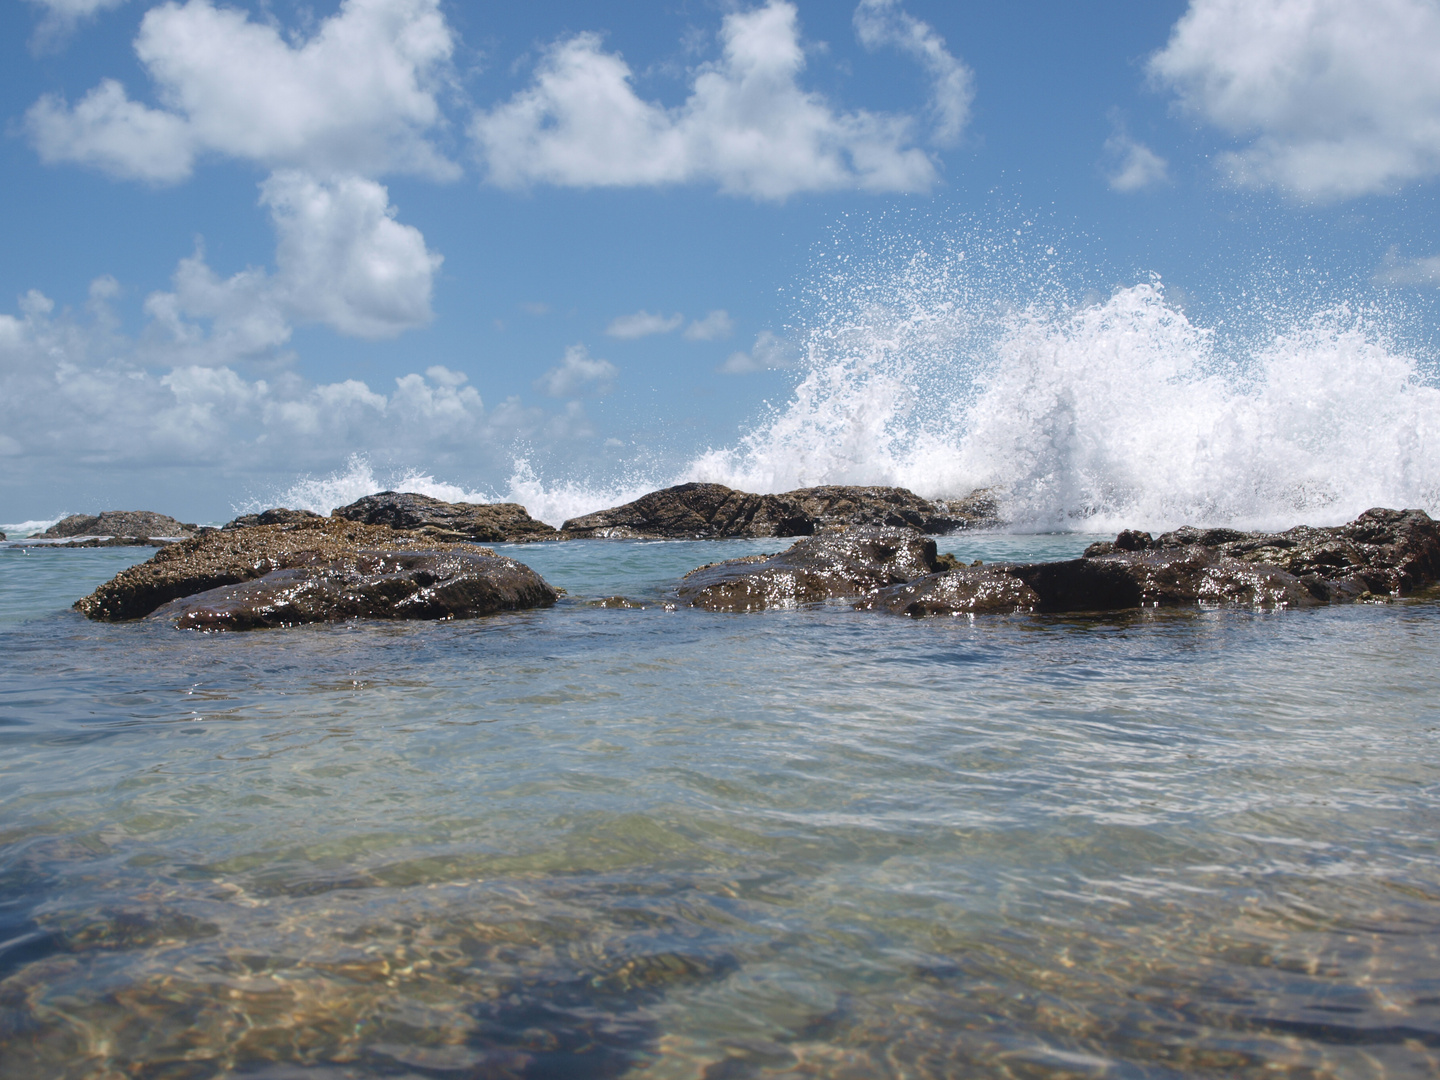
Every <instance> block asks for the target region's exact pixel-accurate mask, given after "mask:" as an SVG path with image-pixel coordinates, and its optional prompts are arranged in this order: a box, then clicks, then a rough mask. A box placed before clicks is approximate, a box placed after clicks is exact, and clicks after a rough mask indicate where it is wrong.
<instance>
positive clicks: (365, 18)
mask: <svg viewBox="0 0 1440 1080" xmlns="http://www.w3.org/2000/svg"><path fill="white" fill-rule="evenodd" d="M453 48H454V44H453V41H452V38H451V34H450V29H449V27H448V26H447V25H446V22H445V19H444V16H443V15H441V13H440V9H439V3H438V0H344V3H342V4H341V6H340V10H339V11H338V12H336V13H335V14H334V15H332V16H331V17H330V18H328V19H325V20H324V21H323V22H322V23H321V24H320V27H319V29H318V30H317V31H316V32H315V33H314V34H313V35H312V36H311V37H309V38H308V39H306V40H303V41H300V42H298V43H296V44H291V43H290V42H289V41H287V40H286V39H285V38H284V37H282V36H281V33H280V31H279V30H278V29H277V28H276V27H274V26H272V25H269V24H268V23H261V22H254V21H252V20H251V19H250V17H249V16H248V15H247V14H246V13H245V12H243V11H240V10H238V9H235V8H221V7H216V6H214V5H213V4H211V3H210V2H209V0H189V2H187V3H185V4H176V3H166V4H161V5H159V6H158V7H155V8H152V9H151V10H150V11H149V12H148V13H146V15H145V18H144V20H143V21H142V23H141V26H140V33H139V35H138V36H137V37H136V39H135V52H136V55H137V56H138V57H139V59H140V62H141V64H142V65H143V66H144V68H145V70H146V72H147V73H148V74H149V76H150V78H151V79H152V80H153V81H154V83H155V87H156V94H157V97H158V99H159V101H160V104H161V106H162V107H161V108H158V109H157V108H152V107H150V106H148V105H145V104H143V103H140V102H137V101H133V100H131V99H130V97H129V96H128V95H127V94H126V92H125V89H124V87H122V86H121V84H120V83H118V82H116V81H115V80H113V79H107V80H105V81H103V82H101V83H100V84H99V85H98V86H96V87H95V88H94V89H93V90H91V91H90V92H89V93H88V94H86V95H85V97H83V98H82V99H81V100H80V101H79V102H78V103H76V104H75V105H73V106H72V105H70V104H69V103H68V102H66V101H65V100H64V99H63V98H61V97H59V96H58V95H53V94H51V95H46V96H45V97H42V98H41V99H40V100H39V101H37V102H36V103H35V105H34V106H33V107H32V108H31V109H30V111H29V112H28V113H27V114H26V118H25V126H26V128H27V129H28V131H29V134H30V137H31V140H32V141H33V142H34V145H35V147H36V149H37V151H38V152H39V154H40V156H41V158H42V159H43V160H45V161H47V162H76V163H79V164H83V165H89V166H93V167H95V168H99V169H102V170H104V171H106V172H108V173H110V174H112V175H114V176H120V177H128V178H133V179H139V180H146V181H151V182H156V183H168V182H174V181H178V180H183V179H185V178H186V177H187V176H189V175H190V173H191V171H192V170H193V169H194V165H195V160H196V158H197V157H198V156H199V155H201V154H205V153H214V154H221V155H226V156H229V157H234V158H239V159H241V160H245V161H251V162H256V163H259V164H261V165H263V166H266V167H269V168H280V169H287V168H300V169H306V170H309V171H311V172H315V173H318V174H335V173H361V174H368V175H375V174H379V173H384V172H410V173H419V174H425V175H430V176H435V177H441V178H445V177H452V176H454V175H457V174H458V170H457V169H456V167H455V166H454V164H453V163H451V162H449V161H448V160H447V159H446V158H445V157H444V156H443V155H442V154H441V153H440V152H439V151H438V150H437V149H436V148H435V147H434V145H433V144H432V143H431V142H430V140H429V134H430V133H431V132H432V131H433V130H434V129H436V128H437V127H438V126H439V125H441V124H442V122H443V117H442V114H441V111H440V107H439V104H438V103H437V101H436V96H435V95H436V90H437V88H438V86H439V84H440V83H441V81H442V80H443V79H444V77H445V74H446V71H447V69H448V64H449V59H450V55H451V53H452V51H453Z"/></svg>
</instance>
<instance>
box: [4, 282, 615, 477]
mask: <svg viewBox="0 0 1440 1080" xmlns="http://www.w3.org/2000/svg"><path fill="white" fill-rule="evenodd" d="M113 291H114V290H113V287H112V285H111V283H109V282H108V281H107V279H100V281H99V282H98V283H97V288H96V289H94V290H92V300H91V302H90V304H89V307H90V317H89V318H88V320H82V319H80V318H77V317H76V316H75V315H74V314H73V313H70V312H65V311H61V312H58V313H57V311H56V309H55V305H54V304H53V303H52V302H51V301H50V300H49V299H48V298H47V297H45V296H43V295H41V294H40V293H38V292H34V291H32V292H30V293H28V294H27V295H26V296H25V297H24V298H22V300H21V303H20V310H19V312H18V314H0V432H3V433H4V437H5V440H6V441H5V442H4V444H3V447H0V452H4V453H5V454H6V455H7V457H8V458H9V459H10V460H11V461H12V462H14V463H15V464H14V465H13V466H12V471H11V473H10V474H9V475H7V477H6V480H7V484H8V486H9V487H10V488H12V489H13V488H14V487H16V485H18V484H20V483H21V482H22V481H23V482H24V483H25V484H27V485H30V486H31V487H32V488H33V487H34V485H35V484H36V483H39V481H37V480H36V479H35V478H36V477H50V478H53V479H56V480H64V481H67V482H73V478H74V476H75V475H77V473H80V472H85V471H86V470H105V469H120V470H125V475H127V476H128V475H130V470H132V469H140V468H149V469H171V468H191V467H195V466H206V467H209V466H217V465H218V466H223V467H225V468H227V469H231V470H235V471H239V472H246V473H252V474H253V473H262V472H266V471H271V472H273V471H279V472H283V473H287V474H291V475H293V474H294V473H295V472H296V471H303V470H306V469H312V468H331V467H333V466H334V465H335V464H336V463H337V462H339V461H343V460H344V458H345V456H346V455H348V454H350V453H353V452H357V451H358V452H367V451H371V452H376V453H380V454H383V455H385V456H387V457H389V456H394V457H396V458H397V459H399V460H404V461H407V462H408V463H410V464H416V463H418V462H422V461H425V460H435V459H436V458H437V456H445V455H449V456H450V457H452V458H462V457H468V458H470V459H473V458H474V457H476V456H477V455H478V456H482V457H483V456H486V455H488V456H490V457H492V458H495V459H498V460H508V454H509V450H510V447H511V444H512V440H514V439H515V438H517V437H520V438H527V439H528V438H535V437H541V436H545V435H546V433H547V432H550V433H553V434H555V436H556V437H557V438H559V437H564V438H577V437H583V436H584V433H585V431H586V430H587V428H586V425H585V424H584V423H583V412H582V411H580V410H578V409H572V408H568V407H567V408H566V409H563V410H560V412H559V413H558V423H557V422H555V421H556V420H557V417H556V416H552V415H547V414H545V413H543V412H541V411H539V410H535V409H529V408H525V407H523V406H521V405H520V404H519V403H518V402H515V401H506V402H501V403H500V404H499V405H498V406H496V407H495V408H493V409H487V408H486V407H485V403H484V401H483V400H482V399H481V395H480V393H479V392H478V391H477V390H476V389H475V388H474V387H472V386H470V385H469V380H468V378H467V376H466V375H465V373H464V372H460V371H455V370H452V369H450V368H447V367H445V366H443V365H432V366H430V367H429V368H428V369H426V371H425V372H424V373H423V374H421V373H410V374H406V375H402V376H401V377H399V378H397V379H396V380H395V381H394V383H393V385H392V386H391V387H390V388H389V390H388V392H387V390H386V389H385V388H384V387H371V386H369V385H367V384H366V383H364V382H362V381H360V380H358V379H344V380H340V381H336V382H328V383H326V382H322V383H314V382H311V381H309V380H307V379H304V378H302V377H301V376H299V375H298V374H295V373H293V372H281V373H279V374H276V375H273V376H270V377H267V378H253V377H250V376H247V375H245V374H244V373H242V372H241V371H237V370H236V369H235V368H232V367H227V366H204V365H199V364H190V363H180V364H176V365H174V366H170V367H168V368H165V367H162V368H155V367H151V366H148V365H147V364H145V363H144V362H143V360H144V353H143V350H142V351H139V352H137V350H136V348H135V343H134V342H131V341H128V340H126V339H123V338H119V337H117V336H116V335H115V334H114V333H113V330H112V328H111V325H110V319H109V317H108V313H107V312H106V311H105V304H106V302H107V297H108V296H109V295H112V294H113ZM602 363H603V362H602ZM42 486H43V485H42ZM36 490H39V489H36Z"/></svg>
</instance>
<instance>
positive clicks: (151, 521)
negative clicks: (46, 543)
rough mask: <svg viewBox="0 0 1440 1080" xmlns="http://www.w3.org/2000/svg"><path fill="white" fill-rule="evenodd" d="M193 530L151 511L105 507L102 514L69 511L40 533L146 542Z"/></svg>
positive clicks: (52, 536)
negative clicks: (69, 513)
mask: <svg viewBox="0 0 1440 1080" xmlns="http://www.w3.org/2000/svg"><path fill="white" fill-rule="evenodd" d="M194 531H195V526H194V525H186V524H183V523H182V522H179V521H176V520H175V519H174V518H172V517H168V516H167V515H165V514H157V513H155V512H154V511H152V510H106V511H105V512H104V513H102V514H71V515H70V516H69V517H66V518H62V519H61V520H59V521H57V522H56V523H55V524H54V525H51V526H50V528H48V529H46V530H45V531H44V532H43V533H41V534H40V536H41V538H42V539H45V540H57V539H64V538H66V537H71V536H95V537H111V538H124V539H134V540H139V541H147V540H151V539H153V538H155V537H177V536H187V535H189V534H190V533H193V532H194Z"/></svg>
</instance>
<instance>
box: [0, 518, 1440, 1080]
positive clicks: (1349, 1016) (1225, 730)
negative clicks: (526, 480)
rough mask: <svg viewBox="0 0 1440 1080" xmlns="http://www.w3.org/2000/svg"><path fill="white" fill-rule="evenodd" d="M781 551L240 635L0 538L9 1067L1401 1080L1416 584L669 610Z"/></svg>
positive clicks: (1433, 847)
mask: <svg viewBox="0 0 1440 1080" xmlns="http://www.w3.org/2000/svg"><path fill="white" fill-rule="evenodd" d="M1094 538H1095V537H1094V535H1093V534H1089V533H1084V532H1071V533H1059V534H1043V533H1034V532H1031V533H988V534H987V533H979V534H974V535H964V536H956V537H948V538H943V539H942V540H941V545H940V546H941V549H942V550H949V551H953V552H955V553H957V554H958V555H960V556H962V557H963V558H966V559H974V558H981V559H984V560H986V561H987V562H988V561H995V560H999V559H1007V558H1061V557H1071V556H1073V555H1076V554H1078V553H1079V551H1080V550H1082V549H1083V548H1084V546H1085V545H1086V544H1087V543H1088V542H1090V541H1091V540H1093V539H1094ZM779 546H783V543H781V544H777V542H776V541H774V540H769V541H724V542H640V541H574V542H568V543H549V544H535V545H527V546H504V545H502V546H501V550H502V551H503V552H504V553H506V554H510V555H512V556H514V557H516V558H518V559H520V560H522V561H524V562H527V563H529V564H530V565H531V566H533V567H534V568H535V569H537V570H538V571H539V572H540V573H542V574H543V575H544V576H545V577H546V578H547V579H548V580H549V581H551V582H552V583H554V584H556V585H559V586H562V587H564V588H565V589H566V590H567V593H568V595H567V596H566V597H565V598H564V599H563V600H562V602H561V603H560V604H559V605H557V606H556V607H555V608H553V609H550V610H542V611H532V612H524V613H518V614H510V615H502V616H498V617H491V618H484V619H478V620H474V621H462V622H447V623H431V624H416V623H412V624H387V623H351V624H342V625H333V626H311V627H304V628H298V629H291V630H283V631H261V632H255V633H249V634H231V635H225V634H220V635H200V634H193V633H185V632H179V631H175V630H173V629H170V628H168V627H165V626H157V625H149V624H97V623H91V622H87V621H86V620H84V619H83V618H81V617H80V616H78V615H77V614H75V613H73V612H71V611H69V610H68V605H69V604H70V603H71V602H73V600H74V599H75V598H77V597H79V596H81V595H83V594H84V593H85V592H87V591H88V590H90V589H91V588H93V587H94V586H95V585H96V584H98V583H100V582H101V581H104V580H106V579H107V578H108V577H110V576H111V575H112V574H113V573H115V572H116V571H118V570H119V569H121V568H122V567H124V566H126V565H129V564H131V563H133V562H135V561H137V560H139V559H142V558H145V557H147V556H148V554H149V551H148V550H146V549H96V550H68V551H65V550H50V551H34V550H32V551H26V550H24V549H20V548H14V547H9V548H3V549H0V748H3V749H0V1075H3V1076H4V1077H5V1078H6V1080H29V1078H36V1080H40V1078H44V1080H52V1078H72V1077H73V1078H81V1077H85V1078H91V1077H94V1078H101V1077H103V1078H111V1077H117V1078H118V1077H145V1078H162V1077H163V1078H179V1077H184V1078H192V1077H195V1078H198V1077H228V1076H236V1077H263V1078H271V1080H280V1078H287V1080H292V1078H301V1077H304V1078H316V1080H338V1078H341V1077H366V1078H368V1077H407V1078H419V1077H427V1078H440V1077H467V1078H481V1077H483V1078H492V1077H526V1078H530V1077H534V1078H551V1077H556V1078H558V1077H574V1078H581V1077H585V1078H588V1077H607V1076H614V1077H621V1076H624V1077H631V1078H636V1080H650V1078H653V1080H661V1078H667V1080H668V1078H680V1077H694V1078H707V1080H720V1078H741V1077H757V1078H758V1077H766V1078H771V1077H835V1078H842V1077H843V1078H847V1080H850V1078H856V1080H858V1078H867V1077H887V1078H888V1077H897V1078H898V1077H906V1078H909V1077H972V1076H974V1077H1006V1078H1011V1077H1062V1076H1064V1077H1074V1076H1080V1077H1092V1076H1093V1077H1102V1076H1103V1077H1167V1078H1168V1077H1220V1076H1224V1077H1234V1076H1254V1077H1260V1076H1264V1077H1274V1076H1296V1077H1330V1076H1333V1077H1387V1078H1388V1077H1400V1076H1416V1077H1419V1076H1434V1075H1436V1073H1437V1071H1440V955H1437V954H1440V842H1437V837H1440V828H1437V826H1440V809H1437V807H1440V799H1437V794H1440V791H1437V788H1440V711H1437V709H1436V705H1435V699H1436V686H1437V676H1436V671H1437V670H1440V606H1437V605H1436V603H1435V602H1433V601H1426V600H1417V601H1400V602H1396V603H1392V604H1388V605H1352V606H1345V607H1335V608H1326V609H1319V610H1304V611H1286V610H1280V611H1253V610H1218V609H1206V610H1200V609H1195V610H1171V611H1164V610H1162V611H1145V612H1130V613H1125V614H1115V615H1107V616H1105V617H1099V618H1094V617H1092V618H1085V617H1076V616H1053V617H1044V616H1015V617H986V618H977V619H951V618H945V619H934V620H910V619H905V618H896V617H891V616H887V615H879V614H875V613H866V612H855V611H852V610H850V609H849V608H848V607H847V606H845V605H843V604H836V605H833V606H825V607H820V608H814V609H808V610H780V611H769V612H763V613H757V614H750V615H717V614H710V613H706V612H702V611H698V610H694V609H688V608H683V607H680V608H677V609H672V608H671V607H669V606H667V603H666V598H667V593H668V590H669V589H670V588H671V587H672V586H673V585H674V583H675V581H676V579H677V578H678V577H679V576H680V575H681V574H683V573H684V572H685V571H687V570H689V569H691V568H693V567H695V566H698V565H701V564H702V563H706V562H710V561H713V560H715V559H718V558H725V557H731V556H735V555H741V554H749V553H755V552H759V551H770V550H776V549H777V547H779ZM613 595H623V596H626V597H628V598H630V599H631V600H632V601H633V602H634V603H635V604H637V605H638V606H636V607H632V608H618V609H617V608H600V607H596V606H593V605H592V603H591V602H592V601H594V600H596V599H599V598H603V597H608V596H613Z"/></svg>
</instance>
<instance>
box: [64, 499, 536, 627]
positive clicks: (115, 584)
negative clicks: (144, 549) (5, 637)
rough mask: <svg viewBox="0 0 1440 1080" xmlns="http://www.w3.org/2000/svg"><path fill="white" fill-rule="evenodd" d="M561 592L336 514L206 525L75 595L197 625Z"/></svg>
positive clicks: (127, 614) (458, 550)
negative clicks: (227, 525) (228, 525)
mask: <svg viewBox="0 0 1440 1080" xmlns="http://www.w3.org/2000/svg"><path fill="white" fill-rule="evenodd" d="M559 595H560V593H559V590H557V589H554V588H552V587H551V586H550V585H549V584H548V583H547V582H546V581H545V580H544V579H543V578H542V577H540V575H539V574H537V573H535V571H533V570H531V569H530V568H529V567H528V566H526V565H524V564H523V563H519V562H516V561H515V560H513V559H507V558H504V557H502V556H498V555H496V554H495V552H494V551H492V550H490V549H489V548H482V547H477V546H476V545H474V544H454V543H444V542H436V541H435V540H433V539H432V538H431V537H429V536H426V535H424V534H422V533H419V532H412V531H404V530H397V529H392V528H390V527H389V526H386V525H365V524H361V523H357V522H352V521H348V520H346V519H344V518H321V517H318V516H317V517H315V518H314V519H313V520H312V519H308V518H307V519H301V520H297V521H292V522H289V523H283V524H275V525H255V526H248V527H240V528H236V529H231V530H224V529H211V530H207V531H206V532H204V533H202V534H201V535H198V536H195V537H192V538H190V539H186V540H181V541H179V542H178V543H175V544H171V545H169V546H168V547H164V548H162V549H161V550H160V551H158V552H157V553H156V554H155V555H154V556H153V557H152V558H151V559H150V560H149V561H147V562H144V563H140V564H138V565H136V566H132V567H130V568H128V569H126V570H123V571H121V572H120V573H119V574H117V575H116V576H115V577H114V578H112V579H111V580H110V581H108V582H106V583H105V584H104V585H101V586H100V587H99V588H98V589H96V590H95V591H94V592H93V593H91V594H90V595H89V596H86V597H84V598H82V599H80V600H78V601H76V603H75V608H76V610H78V611H80V612H81V613H82V614H84V615H85V616H87V617H88V618H91V619H96V620H99V621H105V622H119V621H126V620H133V619H140V618H145V617H147V616H148V617H151V618H155V619H165V620H170V621H173V622H174V623H175V625H176V626H178V627H182V628H193V629H203V630H221V629H232V630H246V629H255V628H259V627H267V626H290V625H295V624H298V623H307V622H334V621H338V620H343V619H352V618H375V619H448V618H472V617H475V616H477V615H488V614H492V613H494V612H497V611H517V610H522V609H527V608H535V607H549V606H550V605H551V604H553V603H555V601H556V599H558V597H559Z"/></svg>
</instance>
